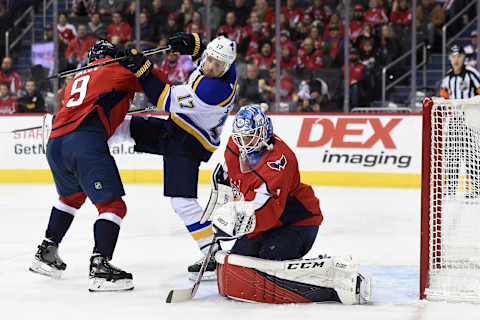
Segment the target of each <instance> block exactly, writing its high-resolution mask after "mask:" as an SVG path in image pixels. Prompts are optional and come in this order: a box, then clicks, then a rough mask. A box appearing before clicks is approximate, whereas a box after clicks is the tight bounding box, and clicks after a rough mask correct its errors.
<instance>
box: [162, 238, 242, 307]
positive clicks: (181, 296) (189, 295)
mask: <svg viewBox="0 0 480 320" xmlns="http://www.w3.org/2000/svg"><path fill="white" fill-rule="evenodd" d="M236 238H237V237H217V236H214V237H213V241H212V242H211V243H210V244H208V245H210V248H209V249H208V252H207V255H206V256H205V259H204V260H203V262H202V267H201V268H200V271H199V272H198V276H197V280H195V283H194V284H193V287H191V288H186V289H172V290H170V292H169V293H168V296H167V299H166V301H165V302H166V303H177V302H184V301H188V300H192V299H193V297H194V296H195V294H196V293H197V291H198V287H199V286H200V282H201V281H202V277H203V274H204V273H205V270H206V269H207V265H208V261H209V260H210V257H211V256H212V254H213V247H214V246H215V243H217V242H220V241H222V240H233V239H236Z"/></svg>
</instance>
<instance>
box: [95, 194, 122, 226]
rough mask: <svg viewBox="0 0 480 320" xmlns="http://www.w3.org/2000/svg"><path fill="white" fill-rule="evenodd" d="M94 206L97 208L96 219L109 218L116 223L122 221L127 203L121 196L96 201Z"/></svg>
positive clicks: (118, 223)
mask: <svg viewBox="0 0 480 320" xmlns="http://www.w3.org/2000/svg"><path fill="white" fill-rule="evenodd" d="M95 206H96V207H97V210H98V218H97V219H105V220H110V221H112V222H114V223H116V224H117V225H120V224H121V223H122V220H123V218H124V217H125V215H126V214H127V205H126V204H125V202H124V201H123V199H122V198H116V199H113V200H109V201H104V202H100V203H96V204H95Z"/></svg>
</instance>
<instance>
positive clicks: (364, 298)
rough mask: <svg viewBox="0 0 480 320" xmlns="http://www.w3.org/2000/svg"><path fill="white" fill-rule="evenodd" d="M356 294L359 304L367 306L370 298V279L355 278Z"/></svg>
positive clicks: (359, 276)
mask: <svg viewBox="0 0 480 320" xmlns="http://www.w3.org/2000/svg"><path fill="white" fill-rule="evenodd" d="M356 291H357V294H358V299H359V301H358V302H359V304H367V303H368V302H369V301H370V299H371V298H372V282H371V280H370V278H368V277H364V276H362V275H361V274H360V273H359V274H358V277H357V290H356Z"/></svg>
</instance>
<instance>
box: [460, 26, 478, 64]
mask: <svg viewBox="0 0 480 320" xmlns="http://www.w3.org/2000/svg"><path fill="white" fill-rule="evenodd" d="M471 37H472V40H471V41H472V42H471V43H470V44H468V45H466V46H465V48H463V50H464V51H465V64H466V65H468V66H471V67H474V68H475V67H476V66H477V45H478V38H477V31H476V30H474V31H472V33H471Z"/></svg>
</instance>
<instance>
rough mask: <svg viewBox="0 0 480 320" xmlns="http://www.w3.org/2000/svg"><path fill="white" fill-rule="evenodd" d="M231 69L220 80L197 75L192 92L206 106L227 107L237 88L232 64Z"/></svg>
mask: <svg viewBox="0 0 480 320" xmlns="http://www.w3.org/2000/svg"><path fill="white" fill-rule="evenodd" d="M232 67H233V69H232ZM232 67H230V69H229V70H228V71H227V73H226V74H225V76H224V77H222V78H207V77H205V76H204V75H203V74H199V75H198V76H197V78H196V79H195V80H194V81H193V84H192V89H193V92H195V94H196V95H197V97H198V98H199V99H200V100H201V101H203V102H204V103H206V104H209V105H218V106H221V107H223V106H226V105H228V104H229V103H230V102H232V100H233V99H234V97H235V94H236V92H237V88H238V83H237V77H236V72H235V68H234V66H233V64H232Z"/></svg>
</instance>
